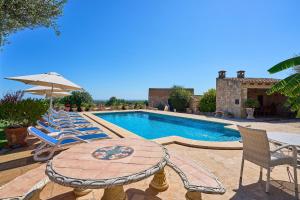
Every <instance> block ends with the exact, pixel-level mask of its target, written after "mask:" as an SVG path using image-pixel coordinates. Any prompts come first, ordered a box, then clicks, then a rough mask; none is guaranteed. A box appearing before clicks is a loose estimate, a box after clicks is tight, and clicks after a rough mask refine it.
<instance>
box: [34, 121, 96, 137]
mask: <svg viewBox="0 0 300 200" xmlns="http://www.w3.org/2000/svg"><path fill="white" fill-rule="evenodd" d="M37 124H38V125H39V126H40V127H41V128H42V129H43V130H45V131H47V132H48V133H55V132H60V131H68V130H69V131H74V132H78V133H79V134H85V133H92V132H93V133H94V132H99V131H101V129H100V128H98V127H83V128H60V127H57V126H56V127H53V126H50V125H48V124H46V123H45V122H42V121H40V120H38V121H37Z"/></svg>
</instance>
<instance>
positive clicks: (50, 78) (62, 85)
mask: <svg viewBox="0 0 300 200" xmlns="http://www.w3.org/2000/svg"><path fill="white" fill-rule="evenodd" d="M5 79H9V80H15V81H20V82H23V83H25V84H30V85H39V86H46V87H51V92H50V93H51V94H52V93H53V90H54V88H59V89H62V90H65V91H72V90H81V89H82V88H81V87H80V86H79V85H76V84H75V83H73V82H71V81H69V80H67V79H65V78H64V77H63V76H62V75H60V74H58V73H56V72H48V73H44V74H34V75H28V76H16V77H7V78H5ZM50 108H52V95H50Z"/></svg>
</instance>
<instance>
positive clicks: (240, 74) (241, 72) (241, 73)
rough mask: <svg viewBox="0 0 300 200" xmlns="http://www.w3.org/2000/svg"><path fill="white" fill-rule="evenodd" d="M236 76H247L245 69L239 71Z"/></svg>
mask: <svg viewBox="0 0 300 200" xmlns="http://www.w3.org/2000/svg"><path fill="white" fill-rule="evenodd" d="M236 77H237V78H245V71H243V70H240V71H237V72H236Z"/></svg>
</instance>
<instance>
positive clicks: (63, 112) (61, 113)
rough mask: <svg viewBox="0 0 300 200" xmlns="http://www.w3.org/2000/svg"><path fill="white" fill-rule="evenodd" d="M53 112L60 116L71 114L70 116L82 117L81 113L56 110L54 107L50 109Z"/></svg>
mask: <svg viewBox="0 0 300 200" xmlns="http://www.w3.org/2000/svg"><path fill="white" fill-rule="evenodd" d="M48 112H49V113H50V115H51V114H56V115H60V116H70V117H81V115H80V114H78V113H75V112H66V111H64V110H59V111H56V110H54V109H51V110H49V111H48Z"/></svg>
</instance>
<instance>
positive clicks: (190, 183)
mask: <svg viewBox="0 0 300 200" xmlns="http://www.w3.org/2000/svg"><path fill="white" fill-rule="evenodd" d="M169 154H170V159H169V160H168V162H167V164H168V166H170V167H171V168H172V169H173V170H174V171H175V172H176V173H177V174H178V175H179V176H180V178H181V180H182V182H183V184H184V187H185V189H187V193H186V195H185V196H186V199H187V200H201V193H206V194H224V193H225V188H224V187H223V185H222V184H221V182H220V181H219V180H218V178H217V177H216V176H215V175H213V174H212V173H210V172H209V171H208V170H206V169H205V168H204V167H203V166H200V165H199V164H198V163H195V162H194V161H191V160H188V159H186V158H182V157H180V156H178V155H176V153H174V152H170V151H169Z"/></svg>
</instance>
